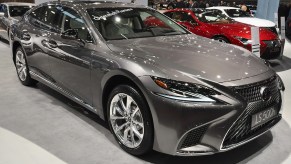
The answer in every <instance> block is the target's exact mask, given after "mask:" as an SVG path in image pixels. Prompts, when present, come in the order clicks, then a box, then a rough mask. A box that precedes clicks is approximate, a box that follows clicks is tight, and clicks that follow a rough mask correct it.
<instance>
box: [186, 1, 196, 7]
mask: <svg viewBox="0 0 291 164" xmlns="http://www.w3.org/2000/svg"><path fill="white" fill-rule="evenodd" d="M187 7H188V8H195V6H194V2H193V0H189V2H188V4H187Z"/></svg>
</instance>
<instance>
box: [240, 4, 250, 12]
mask: <svg viewBox="0 0 291 164" xmlns="http://www.w3.org/2000/svg"><path fill="white" fill-rule="evenodd" d="M240 9H241V10H242V11H247V10H248V7H247V6H246V5H245V4H243V5H241V8H240Z"/></svg>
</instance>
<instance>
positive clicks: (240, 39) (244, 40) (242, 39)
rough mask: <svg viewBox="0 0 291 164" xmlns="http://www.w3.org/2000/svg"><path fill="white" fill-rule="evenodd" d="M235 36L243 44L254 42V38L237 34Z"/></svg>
mask: <svg viewBox="0 0 291 164" xmlns="http://www.w3.org/2000/svg"><path fill="white" fill-rule="evenodd" d="M235 38H236V39H237V40H239V41H240V42H241V43H242V44H243V45H248V44H252V40H248V39H246V38H243V37H240V36H235Z"/></svg>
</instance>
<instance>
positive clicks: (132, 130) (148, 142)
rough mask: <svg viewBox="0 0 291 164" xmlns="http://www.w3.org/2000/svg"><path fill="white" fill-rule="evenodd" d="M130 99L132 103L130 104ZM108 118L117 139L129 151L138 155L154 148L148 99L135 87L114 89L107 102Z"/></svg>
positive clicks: (124, 86) (121, 86) (125, 86)
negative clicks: (127, 110)
mask: <svg viewBox="0 0 291 164" xmlns="http://www.w3.org/2000/svg"><path fill="white" fill-rule="evenodd" d="M128 100H130V102H131V103H129V104H128ZM121 102H123V107H122V104H121ZM126 106H128V107H129V108H127V107H126ZM124 109H125V110H124ZM126 109H130V110H129V111H130V112H126ZM117 117H119V118H122V117H123V118H124V119H116V118H117ZM107 118H108V119H107V120H108V124H109V128H110V130H111V132H112V134H113V135H114V138H115V140H116V141H117V143H118V144H119V146H120V147H121V148H122V149H123V150H125V151H126V152H127V153H129V154H132V155H136V156H138V155H144V154H146V153H148V152H150V151H151V150H152V148H153V133H154V131H153V122H152V117H151V114H150V110H149V107H148V105H147V103H146V101H145V100H144V98H143V96H142V95H141V94H140V93H139V92H138V91H137V90H136V89H135V88H133V87H131V86H129V85H119V86H117V87H115V88H114V89H113V90H112V92H111V93H110V96H109V99H108V102H107ZM142 126H143V128H142ZM125 133H126V134H127V135H126V136H125ZM125 138H126V140H125ZM140 138H141V139H140Z"/></svg>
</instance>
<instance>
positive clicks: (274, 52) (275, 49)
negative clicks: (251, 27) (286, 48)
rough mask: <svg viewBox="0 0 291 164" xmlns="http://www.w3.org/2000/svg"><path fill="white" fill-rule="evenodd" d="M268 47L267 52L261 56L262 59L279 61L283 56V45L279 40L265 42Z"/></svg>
mask: <svg viewBox="0 0 291 164" xmlns="http://www.w3.org/2000/svg"><path fill="white" fill-rule="evenodd" d="M264 43H265V44H266V45H267V47H266V50H265V51H264V53H263V54H262V55H261V58H262V59H266V60H270V59H277V58H278V57H280V55H281V51H282V43H281V41H279V40H267V41H264Z"/></svg>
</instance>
